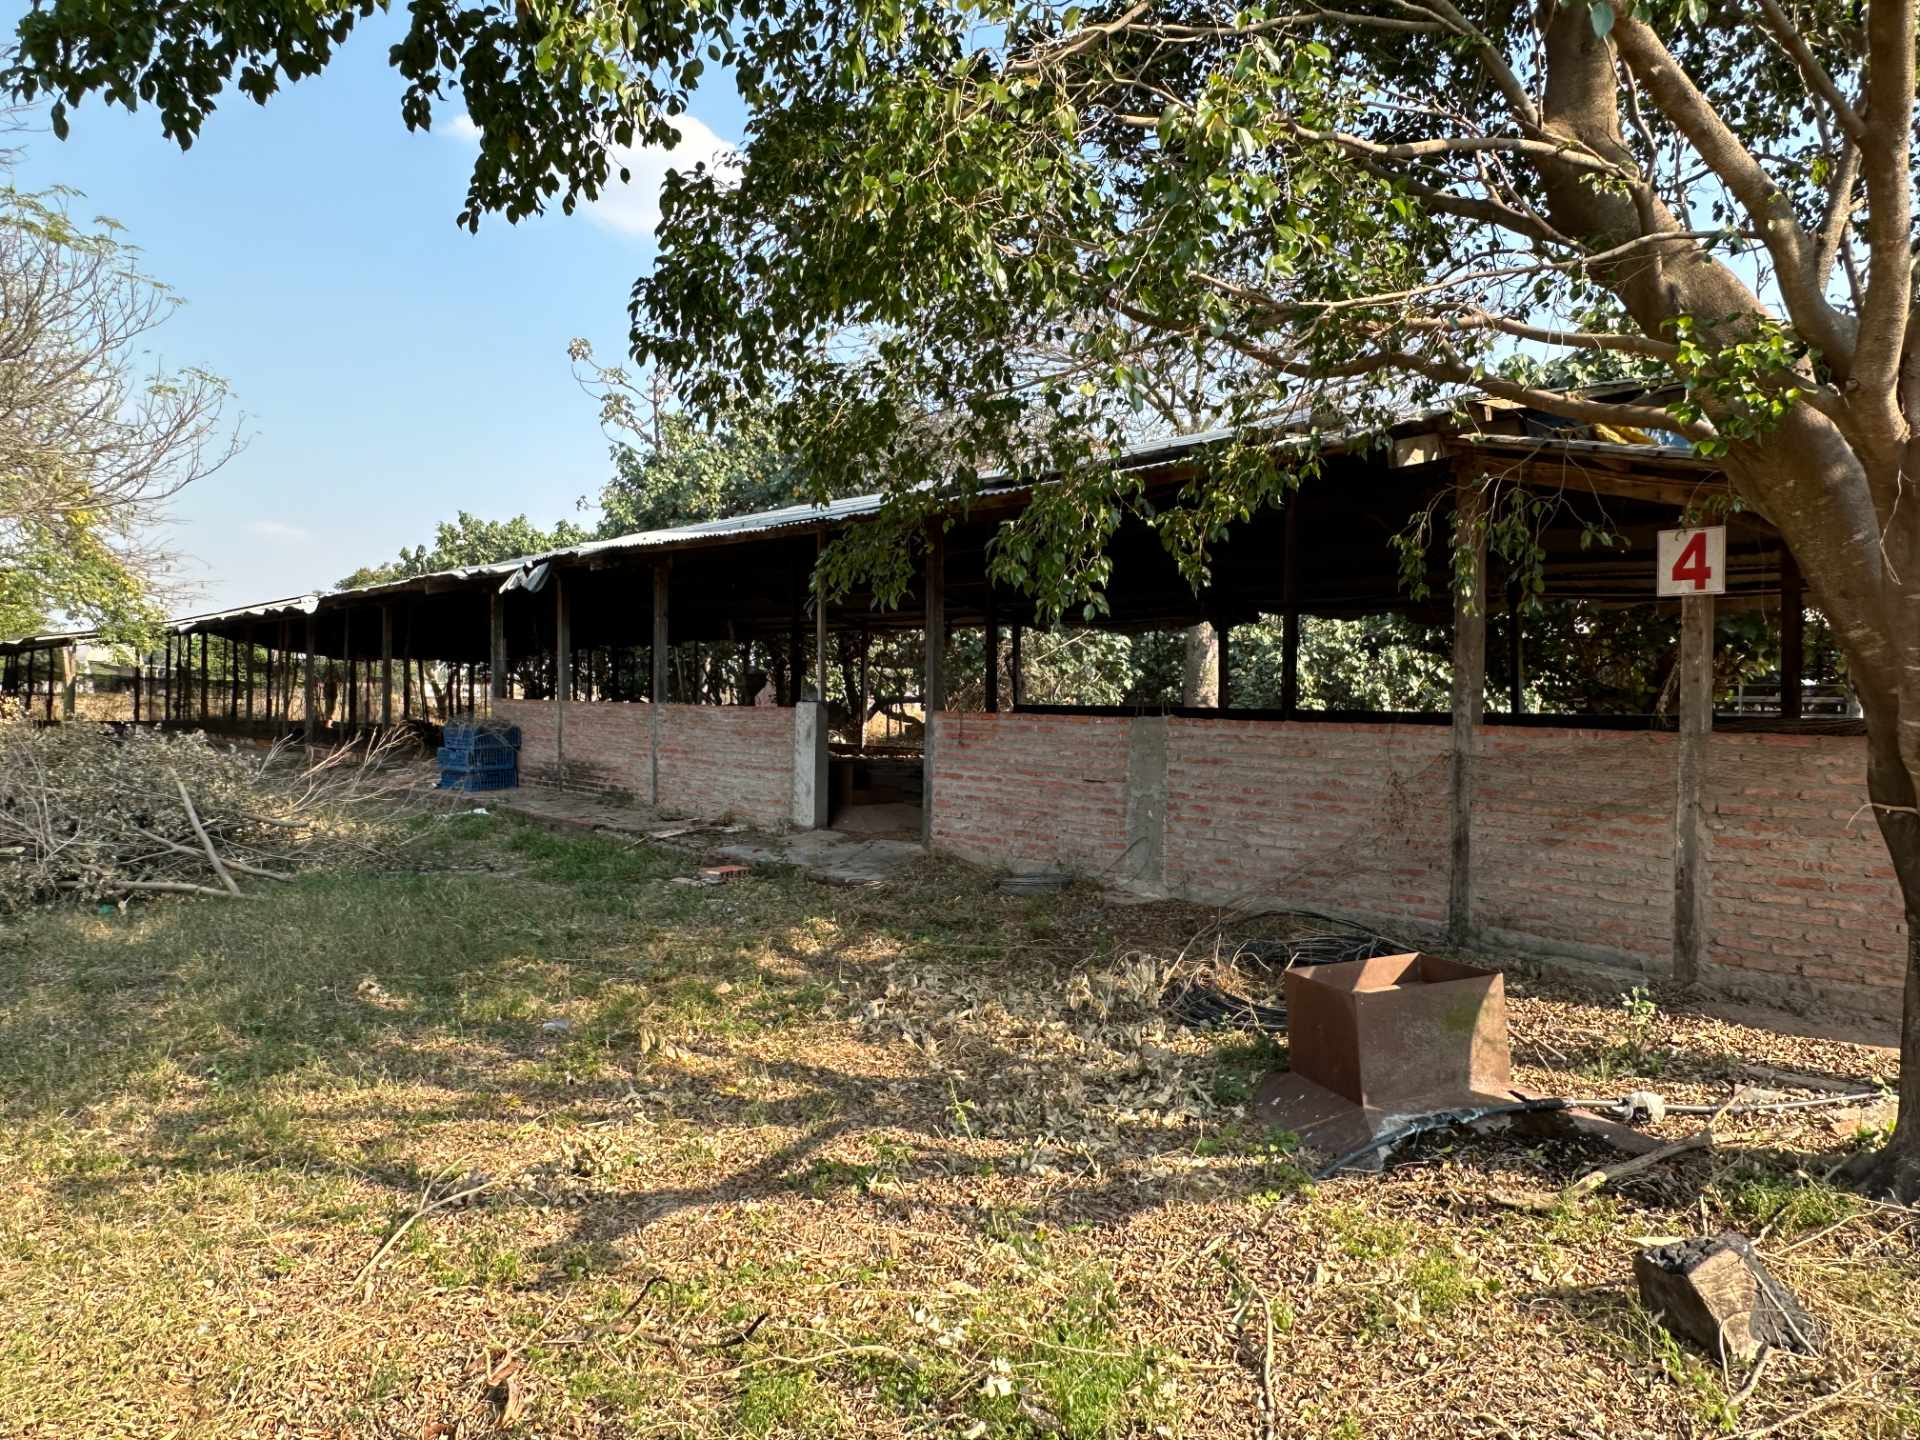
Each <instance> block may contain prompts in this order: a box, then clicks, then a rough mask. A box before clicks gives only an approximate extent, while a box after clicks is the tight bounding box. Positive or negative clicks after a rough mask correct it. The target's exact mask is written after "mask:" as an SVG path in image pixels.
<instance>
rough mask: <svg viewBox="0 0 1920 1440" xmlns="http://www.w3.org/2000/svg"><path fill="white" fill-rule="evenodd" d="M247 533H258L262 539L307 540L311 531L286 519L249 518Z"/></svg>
mask: <svg viewBox="0 0 1920 1440" xmlns="http://www.w3.org/2000/svg"><path fill="white" fill-rule="evenodd" d="M247 533H248V534H250V535H257V536H259V537H260V538H261V539H262V540H305V539H307V538H309V532H307V531H306V530H303V529H301V528H300V527H299V526H298V525H289V524H287V522H286V521H284V520H249V521H248V522H247Z"/></svg>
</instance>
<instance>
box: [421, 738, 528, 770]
mask: <svg viewBox="0 0 1920 1440" xmlns="http://www.w3.org/2000/svg"><path fill="white" fill-rule="evenodd" d="M434 760H436V762H438V764H440V768H442V770H474V768H484V766H497V764H516V760H518V755H516V753H515V751H513V747H511V745H507V741H503V739H495V737H482V739H476V741H472V743H470V745H442V747H440V751H436V755H434Z"/></svg>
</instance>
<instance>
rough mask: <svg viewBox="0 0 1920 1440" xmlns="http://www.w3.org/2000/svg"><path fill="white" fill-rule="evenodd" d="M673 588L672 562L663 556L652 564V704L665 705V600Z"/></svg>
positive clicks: (666, 633)
mask: <svg viewBox="0 0 1920 1440" xmlns="http://www.w3.org/2000/svg"><path fill="white" fill-rule="evenodd" d="M672 588H673V561H672V560H671V559H668V558H667V557H665V556H662V557H661V558H660V559H658V560H656V561H654V562H653V703H654V704H656V705H664V704H666V703H667V677H668V671H667V646H668V643H669V638H670V636H671V634H672V632H671V631H670V630H669V629H668V625H667V600H668V597H669V593H670V592H671V591H672Z"/></svg>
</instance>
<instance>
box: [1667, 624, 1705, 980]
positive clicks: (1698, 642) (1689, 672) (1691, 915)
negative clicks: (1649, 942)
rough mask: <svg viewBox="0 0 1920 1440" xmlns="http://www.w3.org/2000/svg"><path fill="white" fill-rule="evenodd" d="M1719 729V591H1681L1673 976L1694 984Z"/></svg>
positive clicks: (1701, 955) (1700, 952) (1701, 944)
mask: <svg viewBox="0 0 1920 1440" xmlns="http://www.w3.org/2000/svg"><path fill="white" fill-rule="evenodd" d="M1712 734H1713V596H1711V595H1683V596H1681V597H1680V756H1679V761H1678V763H1677V764H1676V765H1675V767H1674V769H1675V786H1676V791H1677V793H1676V795H1675V807H1674V824H1673V978H1674V980H1675V982H1676V983H1678V984H1681V985H1691V984H1693V983H1695V982H1696V981H1697V980H1698V979H1699V978H1700V966H1701V963H1702V961H1704V960H1705V958H1706V953H1707V923H1708V919H1707V909H1708V900H1709V898H1710V897H1711V895H1712V891H1713V885H1712V876H1711V873H1710V870H1709V862H1708V859H1707V817H1706V803H1705V790H1706V773H1707V743H1708V740H1709V739H1710V738H1711V736H1712Z"/></svg>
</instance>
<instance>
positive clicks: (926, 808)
mask: <svg viewBox="0 0 1920 1440" xmlns="http://www.w3.org/2000/svg"><path fill="white" fill-rule="evenodd" d="M926 587H927V593H926V626H927V637H926V643H927V656H926V660H927V678H926V684H925V687H924V693H923V694H922V695H921V699H920V707H921V713H922V715H923V716H924V717H925V727H924V729H923V730H922V732H921V747H920V756H921V758H920V777H921V779H920V792H921V793H920V805H921V811H920V836H921V840H922V841H923V842H925V843H928V844H931V843H932V840H933V803H934V802H933V750H934V745H935V743H936V741H935V736H934V724H935V718H934V717H936V716H937V715H939V714H940V712H941V711H943V710H945V709H946V708H947V537H946V532H945V531H944V530H943V529H942V528H941V525H940V522H939V521H938V520H935V521H934V522H933V523H932V524H931V525H930V526H929V527H928V529H927V566H926Z"/></svg>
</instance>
